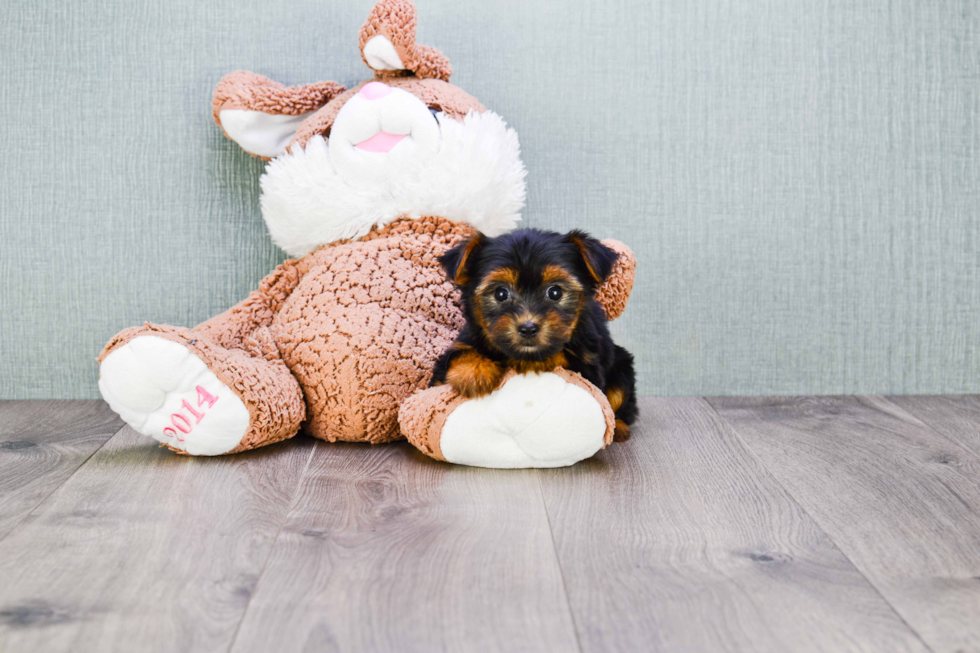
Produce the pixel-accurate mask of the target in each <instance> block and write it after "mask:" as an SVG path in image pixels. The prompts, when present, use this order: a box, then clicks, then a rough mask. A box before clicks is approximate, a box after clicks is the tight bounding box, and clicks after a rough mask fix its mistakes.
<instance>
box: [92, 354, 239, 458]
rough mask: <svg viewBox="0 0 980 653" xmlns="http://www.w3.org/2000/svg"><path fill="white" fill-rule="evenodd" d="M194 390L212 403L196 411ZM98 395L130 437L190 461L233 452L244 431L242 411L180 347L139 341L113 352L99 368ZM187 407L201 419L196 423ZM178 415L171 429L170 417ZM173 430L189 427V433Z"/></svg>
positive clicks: (235, 399)
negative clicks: (176, 451) (159, 445)
mask: <svg viewBox="0 0 980 653" xmlns="http://www.w3.org/2000/svg"><path fill="white" fill-rule="evenodd" d="M198 386H200V387H202V388H203V389H204V390H206V391H207V392H209V393H210V394H211V396H212V397H214V398H215V399H216V401H214V403H213V405H210V406H208V405H207V404H205V405H204V406H202V405H201V404H200V403H199V400H198V393H197V387H198ZM99 391H100V392H101V393H102V397H103V398H104V399H105V400H106V402H107V403H108V404H109V407H110V408H112V410H114V411H116V413H118V414H119V416H120V417H121V418H123V420H125V422H126V423H127V424H129V425H130V426H132V427H133V428H134V429H135V430H136V431H138V432H140V433H142V434H143V435H148V436H150V437H152V438H154V439H156V440H158V441H160V442H162V443H164V444H168V445H170V446H171V447H174V448H176V449H182V450H184V451H186V452H187V453H189V454H193V455H195V456H217V455H219V454H223V453H227V452H229V451H231V450H232V449H234V448H235V447H237V446H238V444H239V443H240V442H241V441H242V437H244V435H245V431H246V430H247V429H248V422H249V415H248V409H247V408H246V407H245V404H243V403H242V400H241V399H239V398H238V395H236V394H235V393H234V392H233V391H232V390H231V389H230V388H228V386H226V385H225V384H223V383H222V382H221V381H219V380H218V377H217V376H215V374H214V372H212V371H211V370H209V369H208V366H207V365H205V364H204V361H202V360H201V359H200V358H198V357H197V356H195V355H194V354H192V353H191V352H190V350H188V349H187V347H184V346H183V345H181V344H179V343H176V342H172V341H170V340H165V339H163V338H157V337H156V336H140V337H139V338H134V339H133V340H131V341H129V342H127V343H126V344H125V345H123V346H122V347H119V348H118V349H115V350H113V352H112V353H111V354H109V355H108V356H106V358H105V360H103V361H102V365H101V367H100V368H99ZM184 401H187V402H188V403H189V404H190V405H191V406H192V407H193V408H194V409H195V410H196V411H197V412H199V413H200V414H202V415H203V417H202V418H201V419H200V421H198V420H197V419H195V417H194V415H193V414H192V413H191V412H189V411H188V410H187V409H186V408H184V406H183V402H184ZM175 414H182V415H183V416H184V418H185V419H186V420H187V421H186V422H184V421H182V420H181V419H180V418H179V417H178V418H177V421H176V423H175V422H174V418H173V415H175ZM177 424H180V425H182V426H184V427H185V428H188V427H190V428H189V429H188V430H189V433H184V432H183V431H180V430H178V428H177Z"/></svg>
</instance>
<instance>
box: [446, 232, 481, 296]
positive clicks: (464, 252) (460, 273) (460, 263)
mask: <svg viewBox="0 0 980 653" xmlns="http://www.w3.org/2000/svg"><path fill="white" fill-rule="evenodd" d="M483 239H484V236H483V234H481V233H480V232H476V234H475V235H473V236H470V237H469V238H467V239H466V240H464V241H463V242H461V243H460V244H458V245H456V246H455V247H453V248H452V249H451V250H449V251H448V252H446V253H445V254H443V255H442V256H440V257H439V263H441V264H442V269H443V270H445V271H446V276H447V277H449V280H450V281H452V282H453V283H455V284H456V285H457V286H465V285H466V284H468V283H469V282H470V278H469V275H468V274H467V269H468V267H469V265H468V264H469V262H470V257H471V256H472V255H473V252H475V251H476V250H478V249H479V248H480V246H481V245H483Z"/></svg>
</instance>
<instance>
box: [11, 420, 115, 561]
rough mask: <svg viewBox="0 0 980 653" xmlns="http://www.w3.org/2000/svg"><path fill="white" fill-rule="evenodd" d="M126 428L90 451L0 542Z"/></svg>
mask: <svg viewBox="0 0 980 653" xmlns="http://www.w3.org/2000/svg"><path fill="white" fill-rule="evenodd" d="M126 428H127V426H126V425H125V424H123V425H122V426H121V427H119V430H118V431H114V432H113V434H112V435H110V436H109V437H107V438H106V439H105V441H104V442H103V443H102V444H100V445H99V446H98V447H96V448H95V450H94V451H92V453H90V454H89V455H88V456H86V457H85V460H83V461H82V462H81V464H80V465H78V467H76V468H75V469H73V470H72V472H71V474H69V475H68V476H66V477H65V480H63V481H62V482H61V483H58V485H56V486H55V487H54V488H53V489H52V490H51V491H50V492H48V494H47V495H46V496H45V497H44V498H43V499H41V500H40V501H38V502H37V505H35V506H34V507H33V508H31V509H30V511H29V512H28V513H27V514H26V515H24V516H23V517H22V518H21V519H20V521H18V522H17V523H16V524H14V525H13V527H12V528H11V529H10V530H9V531H7V532H6V533H4V534H3V535H0V542H3V541H4V540H5V539H7V537H8V536H9V535H10V534H11V533H13V532H14V531H16V530H17V529H18V528H20V526H21V524H23V523H24V522H25V521H27V520H28V519H29V518H30V516H31V515H33V514H34V513H35V512H36V511H37V509H38V508H40V507H41V506H43V505H44V504H45V503H47V502H48V499H50V498H51V497H53V496H54V495H55V493H56V492H58V490H60V489H61V488H63V487H64V486H65V484H66V483H68V481H70V480H71V479H72V478H73V477H74V476H75V474H77V473H78V470H80V469H81V468H82V467H84V466H85V465H87V464H88V461H90V460H92V456H94V455H95V454H97V453H99V452H100V451H102V448H103V447H105V446H106V445H107V444H109V442H111V441H112V439H113V438H114V437H116V436H117V435H119V434H120V433H122V432H123V431H124V430H126Z"/></svg>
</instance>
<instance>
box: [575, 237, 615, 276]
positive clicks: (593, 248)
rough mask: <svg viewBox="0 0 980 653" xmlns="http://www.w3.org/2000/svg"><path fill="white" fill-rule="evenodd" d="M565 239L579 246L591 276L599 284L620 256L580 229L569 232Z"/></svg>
mask: <svg viewBox="0 0 980 653" xmlns="http://www.w3.org/2000/svg"><path fill="white" fill-rule="evenodd" d="M565 241H566V242H569V243H571V244H573V245H575V246H576V247H577V248H578V251H579V253H580V254H581V255H582V260H583V261H584V262H585V267H586V269H587V270H588V271H589V276H591V277H592V279H593V281H595V282H596V283H597V284H599V283H602V282H603V281H605V280H606V277H608V276H609V273H610V272H612V269H613V265H614V264H615V263H616V259H618V258H619V254H617V253H616V252H614V251H613V250H611V249H609V248H608V247H606V246H605V245H603V244H602V243H601V242H599V241H598V240H596V239H595V238H593V237H592V236H590V235H589V234H587V233H585V232H584V231H581V230H580V229H575V230H573V231H570V232H568V234H567V235H566V236H565Z"/></svg>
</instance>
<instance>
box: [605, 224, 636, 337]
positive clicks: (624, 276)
mask: <svg viewBox="0 0 980 653" xmlns="http://www.w3.org/2000/svg"><path fill="white" fill-rule="evenodd" d="M602 244H603V245H605V246H606V247H608V248H609V249H611V250H613V251H614V252H616V253H617V254H619V258H618V259H616V263H615V264H614V265H613V269H612V272H610V273H609V276H608V277H606V280H605V281H603V282H602V285H600V286H599V289H598V290H596V299H597V300H598V301H599V303H600V304H602V308H603V309H605V311H606V317H607V318H608V319H610V320H615V319H616V318H617V317H619V316H620V315H622V314H623V311H625V310H626V302H627V301H628V300H629V298H630V292H631V291H632V290H633V279H634V278H635V277H636V255H635V254H633V250H631V249H630V248H629V247H627V246H626V245H624V244H623V243H621V242H619V241H618V240H604V241H602Z"/></svg>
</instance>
